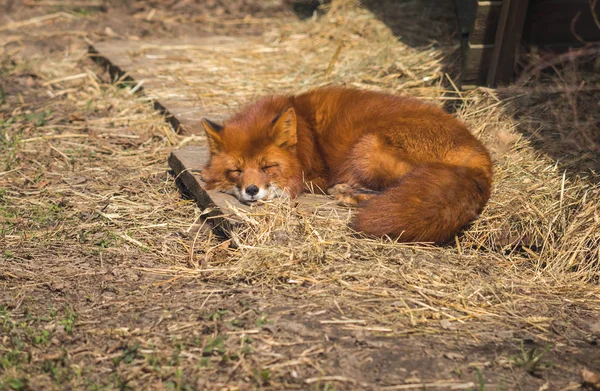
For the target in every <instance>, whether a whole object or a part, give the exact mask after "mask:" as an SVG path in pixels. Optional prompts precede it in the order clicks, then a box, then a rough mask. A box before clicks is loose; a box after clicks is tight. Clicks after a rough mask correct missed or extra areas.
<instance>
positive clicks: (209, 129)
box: [202, 118, 223, 155]
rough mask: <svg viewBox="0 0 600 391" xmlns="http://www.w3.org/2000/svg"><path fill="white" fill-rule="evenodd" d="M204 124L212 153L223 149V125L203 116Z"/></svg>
mask: <svg viewBox="0 0 600 391" xmlns="http://www.w3.org/2000/svg"><path fill="white" fill-rule="evenodd" d="M202 126H204V131H205V132H206V138H207V139H208V147H209V149H210V154H211V155H213V154H215V153H217V152H219V151H221V148H222V147H223V140H221V131H222V130H223V126H222V125H219V124H216V123H214V122H212V121H211V120H209V119H206V118H202Z"/></svg>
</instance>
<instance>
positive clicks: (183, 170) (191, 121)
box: [89, 36, 349, 236]
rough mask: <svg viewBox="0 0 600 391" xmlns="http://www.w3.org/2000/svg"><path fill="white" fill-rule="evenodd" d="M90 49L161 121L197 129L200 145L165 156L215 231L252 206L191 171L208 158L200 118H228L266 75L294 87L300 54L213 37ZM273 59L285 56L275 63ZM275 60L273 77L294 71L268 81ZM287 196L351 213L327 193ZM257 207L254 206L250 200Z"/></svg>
mask: <svg viewBox="0 0 600 391" xmlns="http://www.w3.org/2000/svg"><path fill="white" fill-rule="evenodd" d="M89 52H90V56H91V57H92V58H93V59H94V60H95V61H96V62H98V63H99V64H101V65H103V66H105V67H107V68H108V70H109V71H110V73H111V75H112V77H113V78H115V79H118V80H119V81H120V82H124V83H126V84H128V85H130V86H133V88H136V89H137V90H138V91H143V93H144V95H145V96H147V97H149V98H150V99H151V100H152V102H153V103H154V106H155V107H157V108H158V109H160V110H162V111H163V112H164V113H165V114H167V120H168V121H169V122H170V123H171V124H172V125H173V128H174V129H175V130H177V131H178V132H179V133H182V134H198V135H200V137H198V141H197V142H199V143H200V144H201V145H196V146H188V147H184V148H181V149H179V150H176V151H174V152H173V153H172V154H171V156H170V157H169V166H170V167H171V168H172V169H173V171H174V173H175V176H176V178H177V179H176V182H177V184H178V186H180V187H181V188H182V190H183V191H184V192H185V193H187V194H188V195H189V196H191V197H192V198H193V199H194V200H195V201H196V204H197V205H198V206H199V207H200V208H201V209H203V210H204V212H203V216H204V217H207V218H208V221H210V222H211V225H212V226H213V227H214V229H215V230H216V231H217V233H219V234H223V235H224V236H229V232H230V231H231V229H232V228H233V226H234V225H235V224H239V222H240V220H239V219H236V218H235V217H236V214H235V209H242V210H247V209H249V208H251V207H250V206H248V205H243V204H241V203H240V202H239V201H238V200H237V199H235V198H234V197H233V196H231V195H228V194H224V193H220V192H217V191H212V190H206V189H205V188H204V184H203V182H202V181H201V180H200V177H199V176H198V175H196V174H195V172H196V171H199V170H200V169H201V168H203V167H204V165H205V164H206V163H207V161H208V158H209V152H208V148H207V147H206V144H205V143H206V141H204V140H203V139H204V131H203V130H202V126H201V125H200V120H201V118H202V117H205V116H206V117H208V118H210V119H213V120H217V121H219V120H223V119H225V118H227V116H228V115H229V114H230V113H231V112H232V111H233V109H235V108H237V105H238V104H240V103H244V102H247V101H248V100H250V99H254V98H255V97H256V95H260V94H262V93H264V88H265V87H264V84H265V83H264V80H265V79H269V80H271V83H276V84H282V85H297V84H298V83H297V78H301V77H303V76H302V75H301V74H297V72H295V71H294V69H296V68H298V63H297V62H298V61H301V59H299V57H298V56H297V55H296V54H295V53H293V52H289V51H287V50H283V49H280V48H278V47H276V46H273V45H268V44H265V43H264V41H260V39H259V38H256V37H235V38H233V37H219V36H213V37H201V38H194V39H186V40H185V41H177V42H175V41H168V40H161V41H152V42H145V41H127V40H122V41H107V42H102V43H97V44H94V45H93V46H90V48H89ZM223 58H227V59H228V60H230V61H227V64H226V65H225V62H224V61H220V60H221V59H223ZM277 58H281V59H285V61H277ZM231 60H233V61H231ZM273 62H275V64H276V66H279V67H281V69H280V70H278V71H276V73H277V74H278V75H279V74H281V75H292V76H289V77H288V76H284V77H279V76H278V78H277V79H275V80H274V79H273V77H272V75H273V73H274V72H275V71H274V70H273ZM236 64H237V68H236ZM267 64H268V66H266V65H267ZM290 77H291V78H290ZM261 88H262V89H263V90H261ZM209 89H210V91H208V90H209ZM259 90H260V91H259ZM203 143H204V144H203ZM292 202H294V203H295V204H296V205H297V206H298V207H299V208H300V209H301V210H302V211H303V212H307V213H319V214H327V215H328V216H329V217H331V216H332V215H333V216H336V215H337V216H340V218H343V219H346V218H347V216H348V213H349V211H348V209H347V208H341V207H337V206H336V205H335V203H334V201H333V200H332V199H331V198H330V197H328V196H325V195H314V194H304V195H301V196H300V197H298V198H297V199H295V200H293V201H292ZM256 207H260V205H254V206H252V208H256Z"/></svg>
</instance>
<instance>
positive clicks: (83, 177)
mask: <svg viewBox="0 0 600 391" xmlns="http://www.w3.org/2000/svg"><path fill="white" fill-rule="evenodd" d="M38 3H39V4H38ZM424 4H428V3H427V2H424ZM1 7H4V8H5V9H6V10H7V12H6V13H4V15H2V16H0V43H1V45H0V51H1V52H0V54H1V57H0V59H1V67H0V219H1V220H0V221H1V224H2V225H1V228H0V229H1V235H0V252H1V255H2V258H0V390H28V389H30V390H45V389H48V390H50V389H56V390H65V389H89V390H112V389H120V390H127V389H130V390H137V389H156V390H163V389H164V390H204V389H206V390H247V389H261V390H262V389H264V390H283V389H301V390H329V391H331V390H423V389H428V390H429V389H434V390H435V389H439V390H451V389H455V390H567V389H568V390H577V389H589V390H591V389H594V388H593V385H592V383H593V381H592V380H593V377H589V376H593V374H594V373H595V374H598V373H600V347H599V346H598V344H599V342H600V294H599V291H598V286H597V283H594V282H593V281H592V282H586V283H585V284H584V283H581V284H572V283H568V282H566V281H568V280H566V279H565V280H562V279H558V278H557V279H554V280H552V279H547V280H539V283H536V284H537V286H533V287H532V286H530V285H527V284H526V283H525V282H524V280H526V279H528V278H529V277H527V276H534V275H536V273H537V271H536V270H533V271H532V267H531V265H529V264H527V263H523V264H509V263H508V262H501V261H498V259H500V258H498V257H497V256H495V255H493V254H491V253H486V252H483V251H481V252H475V253H469V254H462V253H461V252H460V251H458V252H457V253H456V254H455V255H453V256H446V255H445V254H446V253H445V252H440V251H435V250H433V249H431V248H426V247H425V248H421V247H414V248H413V247H410V246H394V245H393V244H390V243H389V242H387V243H386V242H381V243H379V244H377V246H379V247H377V248H378V251H379V252H380V253H387V254H389V257H388V259H387V260H386V261H385V262H379V261H377V263H375V262H374V261H373V260H372V259H371V256H370V255H369V253H368V252H363V253H360V251H362V250H360V249H359V248H358V247H357V248H356V251H355V249H353V248H351V247H350V244H348V250H347V252H348V256H347V257H346V258H344V259H337V258H336V259H332V258H331V257H329V256H328V251H330V250H328V247H327V246H326V243H325V242H326V240H324V241H323V242H322V244H321V245H320V246H321V247H319V246H317V247H318V248H317V247H315V248H311V250H310V251H312V252H311V253H309V254H311V256H310V257H308V256H307V259H304V260H302V261H298V262H297V263H295V264H294V267H293V268H288V269H285V268H283V267H282V268H281V269H277V270H279V271H278V272H273V271H272V270H275V269H271V268H270V265H271V264H269V263H265V266H264V267H265V269H263V270H261V267H260V266H254V268H253V269H252V273H240V272H239V271H235V272H233V271H232V272H230V271H229V270H233V269H230V268H231V265H232V264H234V263H235V262H236V260H240V262H241V261H243V260H244V259H245V258H244V257H245V256H246V255H245V254H246V253H247V252H248V251H259V250H260V249H257V248H255V249H246V250H244V249H243V248H242V249H232V248H229V247H228V244H229V243H228V242H224V243H223V242H222V241H220V240H219V239H218V238H215V237H214V235H213V234H212V233H211V232H210V230H209V229H207V228H206V226H204V225H203V224H201V219H200V211H199V210H198V209H197V208H196V207H195V205H194V204H193V203H192V202H191V201H190V200H187V199H185V198H183V197H182V196H181V193H180V192H179V190H178V189H177V187H176V186H175V183H174V178H173V176H172V175H171V173H170V172H169V169H168V166H167V163H166V161H167V157H168V155H169V153H170V152H171V151H172V150H173V149H175V148H176V147H177V146H178V144H179V143H180V141H181V140H180V137H179V136H178V135H176V134H175V133H174V132H173V131H172V129H171V128H170V127H169V126H168V125H167V123H166V122H165V121H164V118H162V117H161V115H160V114H159V113H157V112H155V111H154V110H153V109H152V105H151V104H150V103H149V102H147V100H144V98H143V97H139V96H136V95H134V94H131V93H130V91H129V90H128V89H127V88H122V87H120V86H119V85H117V84H114V83H111V82H110V78H109V76H108V75H107V74H106V73H105V72H104V70H103V69H101V68H99V67H97V66H96V65H95V64H94V63H93V62H92V61H91V60H90V59H89V58H88V55H87V45H88V40H91V41H101V40H108V39H120V38H123V37H129V38H131V37H132V36H133V37H140V38H147V37H161V38H164V37H180V36H182V35H186V34H188V35H191V34H194V35H202V34H232V35H242V34H251V35H260V34H263V33H264V32H266V31H270V30H272V29H276V28H278V26H281V25H283V24H286V23H292V22H294V23H296V22H297V20H298V16H297V15H296V14H295V13H294V12H293V11H292V10H291V9H290V5H289V4H287V3H286V4H282V3H281V2H278V1H276V0H269V1H258V0H239V1H225V0H209V1H203V2H193V1H186V0H180V1H176V0H173V1H168V0H162V1H149V2H142V1H138V2H134V1H131V0H122V1H114V2H107V1H98V2H70V1H65V2H55V1H33V0H31V1H24V2H18V1H14V2H12V1H10V0H9V2H8V4H6V3H5V4H4V5H0V8H1ZM373 8H374V12H376V11H377V10H376V9H375V8H376V7H375V6H374V7H373ZM429 10H430V11H431V9H429ZM302 12H304V13H306V9H303V10H302ZM319 12H322V11H319ZM308 14H310V12H308ZM45 15H53V16H52V17H51V18H47V19H43V17H44V16H45ZM151 15H153V16H151ZM248 15H251V17H249V16H248ZM317 17H320V16H319V14H318V13H316V14H315V16H314V18H317ZM33 18H38V19H36V20H33ZM311 18H312V16H311ZM32 20H33V21H32ZM19 22H27V23H23V24H22V25H19V26H18V27H15V28H3V27H2V26H9V27H10V25H11V24H13V26H15V25H14V24H15V23H19ZM446 22H447V21H441V22H440V26H444V23H446ZM306 23H310V21H307V22H306ZM398 28H401V27H398ZM432 31H433V30H432ZM435 31H441V32H442V33H443V34H446V35H444V37H445V38H444V39H445V40H446V41H448V42H450V43H451V41H452V37H451V38H450V39H448V37H447V34H448V31H451V28H448V29H446V27H443V28H442V27H440V29H439V30H435ZM409 33H410V31H409V30H406V31H403V34H405V35H406V34H409ZM421 39H423V37H421ZM440 40H442V39H440ZM415 42H416V43H415ZM411 44H412V45H413V46H415V45H416V46H418V45H420V44H427V43H422V42H420V41H419V40H418V39H417V40H415V41H414V42H411ZM590 197H591V196H590ZM316 235H317V236H318V235H319V234H318V233H317V234H316ZM325 239H327V238H325ZM286 240H287V239H286V234H285V233H282V234H281V235H279V236H277V237H275V238H274V239H273V241H279V242H278V243H282V244H281V246H280V247H281V248H282V252H281V254H279V256H280V258H281V259H283V258H286V257H287V254H288V253H287V252H285V251H287V250H286V247H285V243H286ZM364 240H366V239H364ZM352 243H355V242H352ZM284 250H285V251H284ZM331 251H332V250H331ZM529 251H531V250H529ZM315 254H316V255H315ZM278 259H279V258H278ZM290 259H291V256H290ZM284 261H285V259H284V260H283V261H281V260H277V261H273V262H280V263H281V264H282V265H283V263H284ZM265 262H267V261H265ZM269 262H271V261H269ZM369 262H373V266H372V268H373V274H369V271H368V268H369V267H370V266H369V265H370V263H369ZM198 263H199V264H201V265H202V267H201V268H198V267H195V266H197V264H198ZM357 265H359V266H360V267H362V268H363V269H358V266H357ZM365 265H367V266H366V267H367V269H366V270H367V271H366V272H363V271H357V270H365V269H364V268H365ZM267 267H269V268H267ZM375 271H377V272H375ZM442 272H445V273H449V274H451V275H452V276H453V279H452V280H446V275H445V274H442ZM532 278H533V277H532ZM365 281H367V283H365ZM416 281H420V282H421V283H420V284H418V283H417V282H416ZM455 281H458V283H455ZM450 285H452V287H450ZM509 298H510V300H509ZM472 302H477V303H478V306H477V307H475V306H472V305H471V303H472ZM499 314H501V315H499ZM584 370H589V371H591V373H592V375H586V376H587V377H582V371H584ZM585 379H587V380H590V379H592V380H590V381H589V382H587V383H584V380H585ZM598 383H599V384H597V386H599V387H600V382H598Z"/></svg>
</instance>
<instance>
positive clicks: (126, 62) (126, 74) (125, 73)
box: [89, 36, 256, 134]
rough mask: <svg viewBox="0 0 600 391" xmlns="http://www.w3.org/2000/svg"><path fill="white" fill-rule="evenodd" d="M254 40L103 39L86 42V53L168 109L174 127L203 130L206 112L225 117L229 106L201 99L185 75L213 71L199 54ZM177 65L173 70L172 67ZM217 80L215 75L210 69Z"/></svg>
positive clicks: (184, 130)
mask: <svg viewBox="0 0 600 391" xmlns="http://www.w3.org/2000/svg"><path fill="white" fill-rule="evenodd" d="M253 44H254V45H256V43H254V41H253V39H252V38H233V37H222V36H211V37H200V38H194V39H186V40H185V41H170V40H162V41H153V42H147V41H131V40H122V41H117V42H115V41H106V42H99V43H95V44H94V45H92V46H90V48H89V52H90V56H91V58H92V59H93V60H95V61H96V62H97V63H99V64H101V65H102V66H105V67H107V68H108V69H109V71H110V73H111V76H112V77H113V79H115V80H116V79H121V80H123V81H125V82H126V83H129V84H131V85H132V86H136V85H139V88H138V90H140V91H144V93H145V94H146V95H147V96H148V97H149V98H150V99H152V101H153V103H154V106H155V107H156V108H157V109H159V110H160V111H162V112H163V113H164V114H166V115H167V118H168V120H169V122H170V123H171V125H172V126H173V128H174V129H175V130H176V131H177V132H178V133H182V134H203V131H202V128H201V125H200V120H201V118H202V117H204V116H210V117H211V119H213V120H217V121H219V120H223V119H224V118H226V116H227V113H228V112H229V111H230V110H229V108H228V107H223V106H222V105H219V104H217V103H216V102H213V101H211V100H210V99H202V93H201V91H198V86H196V85H195V84H194V83H193V81H190V80H188V79H189V76H191V75H193V74H194V73H197V72H199V71H200V72H207V73H210V72H213V73H214V70H213V69H203V67H206V68H209V66H207V65H206V64H205V62H203V61H202V56H215V53H221V55H222V54H223V53H227V52H228V51H232V50H235V48H238V47H240V46H248V45H249V46H251V45H253ZM175 69H176V72H175ZM214 78H215V80H218V75H217V74H215V75H214Z"/></svg>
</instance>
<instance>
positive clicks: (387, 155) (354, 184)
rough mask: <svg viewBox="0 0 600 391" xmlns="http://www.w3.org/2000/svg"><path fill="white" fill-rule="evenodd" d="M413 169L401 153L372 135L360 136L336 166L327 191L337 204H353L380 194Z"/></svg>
mask: <svg viewBox="0 0 600 391" xmlns="http://www.w3.org/2000/svg"><path fill="white" fill-rule="evenodd" d="M413 168H414V166H413V164H411V163H410V162H409V161H408V160H405V159H403V158H402V152H401V151H399V150H398V149H397V148H393V147H392V146H390V145H386V144H385V142H384V141H383V140H381V138H380V137H378V136H377V135H375V134H368V135H365V136H363V137H362V138H361V139H360V140H359V141H358V142H357V143H356V144H355V145H354V147H353V148H352V150H351V151H350V153H349V155H348V157H347V158H346V159H345V160H344V161H342V162H341V164H339V165H338V167H336V170H335V173H334V175H333V178H332V179H333V180H332V183H334V185H333V186H331V187H330V188H329V189H328V190H327V192H328V193H329V194H332V195H334V196H335V198H336V200H337V201H338V203H340V204H343V205H349V206H355V205H357V204H358V203H360V202H362V201H366V200H368V199H369V198H371V197H373V196H375V195H377V194H379V193H380V192H381V191H383V190H385V189H386V188H388V187H390V186H391V185H393V184H394V183H396V182H397V181H398V180H399V179H400V178H402V177H403V176H405V175H406V174H408V173H409V172H410V171H412V170H413Z"/></svg>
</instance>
